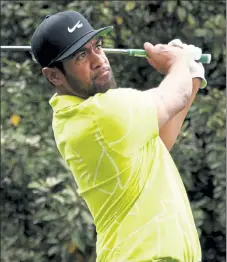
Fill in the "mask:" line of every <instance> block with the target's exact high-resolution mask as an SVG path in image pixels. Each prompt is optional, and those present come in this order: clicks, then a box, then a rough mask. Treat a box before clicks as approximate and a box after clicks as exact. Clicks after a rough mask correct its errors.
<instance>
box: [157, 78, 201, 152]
mask: <svg viewBox="0 0 227 262" xmlns="http://www.w3.org/2000/svg"><path fill="white" fill-rule="evenodd" d="M200 82H201V79H200V78H194V79H193V90H192V95H191V97H190V99H189V101H188V103H187V105H186V107H185V108H184V109H183V110H182V111H181V112H179V113H178V114H176V115H175V116H174V117H173V118H172V119H170V120H169V121H168V122H166V124H165V125H163V126H162V127H161V128H160V131H159V135H160V137H161V139H162V141H163V143H164V144H165V146H166V148H167V149H168V150H169V151H170V150H171V149H172V147H173V145H174V143H175V141H176V139H177V137H178V135H179V133H180V130H181V127H182V124H183V122H184V120H185V117H186V115H187V113H188V111H189V109H190V107H191V105H192V103H193V101H194V99H195V97H196V94H197V92H198V90H199V87H200Z"/></svg>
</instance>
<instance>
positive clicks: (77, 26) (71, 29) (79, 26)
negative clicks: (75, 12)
mask: <svg viewBox="0 0 227 262" xmlns="http://www.w3.org/2000/svg"><path fill="white" fill-rule="evenodd" d="M81 27H83V24H82V23H81V22H80V21H78V22H77V23H76V24H75V25H74V27H72V28H69V27H68V32H69V33H72V32H74V31H75V30H76V28H81Z"/></svg>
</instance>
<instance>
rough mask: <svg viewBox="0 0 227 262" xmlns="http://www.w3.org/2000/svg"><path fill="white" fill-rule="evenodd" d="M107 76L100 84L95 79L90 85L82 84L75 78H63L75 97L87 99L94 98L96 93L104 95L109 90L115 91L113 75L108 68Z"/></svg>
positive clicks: (67, 76)
mask: <svg viewBox="0 0 227 262" xmlns="http://www.w3.org/2000/svg"><path fill="white" fill-rule="evenodd" d="M109 70H110V71H109V75H108V77H106V79H105V80H104V81H102V82H100V81H98V78H97V77H95V78H94V79H92V81H91V83H90V84H87V85H86V84H84V83H82V82H81V81H80V80H78V79H77V78H76V77H74V76H71V75H68V74H66V75H65V77H66V79H67V81H68V84H69V85H70V87H71V89H72V90H73V91H74V93H75V95H76V96H79V97H81V98H84V99H87V98H89V97H90V96H94V95H96V94H98V93H106V92H107V91H108V90H109V89H116V88H117V84H116V81H115V78H114V75H113V71H112V69H111V68H109Z"/></svg>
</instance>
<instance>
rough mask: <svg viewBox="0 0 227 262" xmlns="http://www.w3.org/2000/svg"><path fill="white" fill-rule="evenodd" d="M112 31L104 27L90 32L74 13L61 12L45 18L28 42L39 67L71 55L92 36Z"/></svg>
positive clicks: (110, 28)
mask: <svg viewBox="0 0 227 262" xmlns="http://www.w3.org/2000/svg"><path fill="white" fill-rule="evenodd" d="M112 30H113V26H107V27H104V28H101V29H98V30H95V29H93V27H92V26H91V25H90V23H89V22H88V21H87V19H86V18H85V17H84V16H83V15H81V14H80V13H79V12H76V11H64V12H59V13H56V14H53V15H48V16H46V17H45V19H44V21H43V22H42V23H41V24H40V25H39V26H38V28H37V29H36V31H35V32H34V34H33V36H32V39H31V49H32V53H33V55H34V57H35V59H36V60H37V61H38V62H39V64H40V65H41V66H42V67H45V66H51V65H52V64H54V63H55V62H57V61H60V60H63V59H65V58H67V57H68V56H70V55H72V54H73V53H74V52H76V51H77V50H78V49H80V48H81V47H82V46H83V45H85V44H86V43H87V42H89V41H90V40H91V39H92V38H94V37H99V36H103V35H105V34H107V33H109V32H110V31H112Z"/></svg>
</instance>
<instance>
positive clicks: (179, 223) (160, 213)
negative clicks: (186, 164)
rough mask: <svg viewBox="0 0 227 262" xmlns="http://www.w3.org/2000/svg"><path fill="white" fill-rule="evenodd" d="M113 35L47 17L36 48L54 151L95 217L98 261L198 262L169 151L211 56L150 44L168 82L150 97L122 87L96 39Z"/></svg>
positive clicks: (75, 20)
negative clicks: (51, 91)
mask: <svg viewBox="0 0 227 262" xmlns="http://www.w3.org/2000/svg"><path fill="white" fill-rule="evenodd" d="M112 30H113V28H112V27H111V26H108V27H104V28H101V29H99V30H94V29H93V27H92V26H91V25H90V23H89V22H88V21H87V20H86V19H85V17H84V16H83V15H82V14H80V13H78V12H75V11H65V12H60V13H57V14H54V15H50V16H47V17H46V18H45V19H44V21H43V22H42V23H41V24H40V25H39V26H38V28H37V29H36V31H35V32H34V34H33V36H32V40H31V50H32V53H33V54H34V57H35V59H36V60H37V61H38V63H39V64H40V65H41V67H42V73H43V76H44V77H45V78H46V79H47V80H48V81H49V82H50V83H51V84H52V85H53V87H54V88H55V91H56V94H55V95H54V96H53V97H52V98H51V99H50V105H51V107H52V108H53V122H52V127H53V132H54V137H55V141H56V145H57V148H58V150H59V152H60V154H61V156H62V158H63V159H64V160H65V162H66V164H67V166H68V167H69V169H70V170H71V172H72V174H73V176H74V178H75V181H76V183H77V185H78V189H79V194H80V195H81V197H82V198H83V199H84V200H85V201H86V204H87V206H88V208H89V210H90V212H91V214H92V216H93V218H94V223H95V226H96V231H97V243H96V251H97V261H100V262H104V261H107V262H126V261H137V262H139V261H141V262H142V261H162V262H169V261H175V262H199V261H202V258H201V256H202V255H201V247H200V242H199V237H198V233H197V230H196V226H195V222H194V219H193V215H192V211H191V208H190V203H189V200H188V197H187V193H186V191H185V188H184V185H183V183H182V180H181V177H180V174H179V173H178V170H177V168H176V166H175V163H174V161H173V159H172V157H171V155H170V153H169V151H170V150H171V148H172V147H173V145H174V143H175V141H176V138H177V136H178V135H179V133H180V129H181V126H182V124H183V121H184V119H185V117H186V115H187V113H188V110H189V109H190V106H191V104H192V103H193V101H194V99H195V97H196V94H197V92H198V90H199V88H204V87H205V86H206V85H207V81H206V79H205V76H204V67H203V65H202V63H204V62H205V63H209V62H210V56H209V55H208V56H207V55H202V51H201V49H200V48H198V47H195V46H193V45H186V44H183V43H182V42H181V41H180V40H179V39H175V40H173V41H171V42H170V43H169V44H158V45H155V46H154V45H152V44H151V43H149V42H147V43H145V44H144V51H143V52H145V53H146V55H147V56H146V59H147V61H148V63H149V64H150V65H151V66H152V67H153V68H155V69H156V70H157V71H158V72H160V73H161V74H163V75H164V76H165V77H164V79H163V80H162V81H161V83H160V84H159V86H158V87H155V88H152V87H151V89H149V90H146V91H139V90H136V89H132V88H118V87H117V84H116V81H115V79H114V76H113V72H112V69H111V66H110V63H109V60H108V59H107V57H106V54H105V51H104V49H103V47H102V39H101V38H100V37H104V35H105V34H108V33H110V32H111V31H112ZM141 52H142V51H141ZM143 55H144V53H143ZM204 59H205V60H204ZM195 60H196V61H200V62H202V63H200V62H196V61H195Z"/></svg>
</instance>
